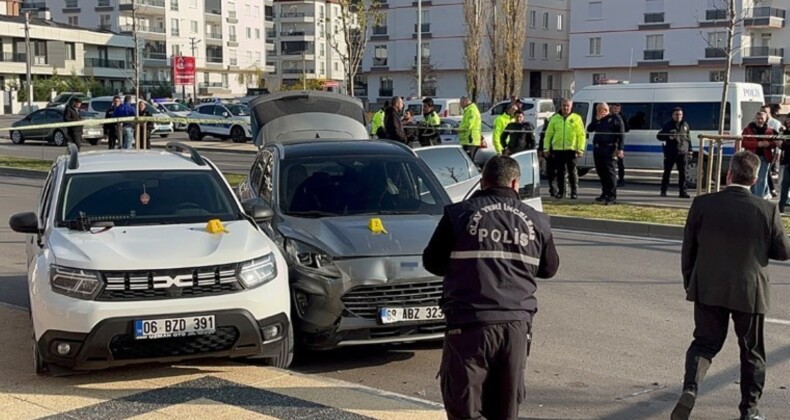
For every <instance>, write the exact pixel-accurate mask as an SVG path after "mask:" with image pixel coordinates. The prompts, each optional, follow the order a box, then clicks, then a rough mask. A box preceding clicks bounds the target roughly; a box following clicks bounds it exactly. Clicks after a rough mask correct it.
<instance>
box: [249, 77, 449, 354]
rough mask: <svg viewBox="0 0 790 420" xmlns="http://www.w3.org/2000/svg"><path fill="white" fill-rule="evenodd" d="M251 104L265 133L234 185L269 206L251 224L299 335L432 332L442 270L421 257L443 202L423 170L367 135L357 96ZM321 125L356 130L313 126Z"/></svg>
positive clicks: (353, 337) (412, 336) (327, 338)
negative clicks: (280, 266)
mask: <svg viewBox="0 0 790 420" xmlns="http://www.w3.org/2000/svg"><path fill="white" fill-rule="evenodd" d="M322 108H323V110H324V112H323V114H324V115H319V114H321V112H320V111H321V109H322ZM251 109H252V112H253V114H255V116H254V117H253V118H254V120H255V121H257V122H258V124H260V125H262V128H261V129H260V134H259V137H258V139H259V140H260V139H261V138H265V141H264V142H262V144H263V147H261V149H260V150H259V152H258V153H257V155H256V158H255V161H254V162H253V165H252V167H251V168H250V171H249V174H248V177H247V179H246V180H245V181H244V182H242V183H241V184H240V186H239V190H238V194H239V196H240V198H241V199H242V203H243V204H244V205H245V206H247V207H248V208H260V209H264V210H262V211H266V212H269V211H271V213H272V216H271V218H270V219H269V220H268V221H266V222H264V223H262V224H261V227H262V228H263V229H264V231H265V232H267V233H268V234H269V236H270V237H272V238H273V239H274V240H275V242H276V243H277V244H279V246H280V247H281V249H282V250H283V252H284V254H285V255H286V260H287V261H288V265H289V272H290V283H291V295H292V296H291V299H292V302H293V303H294V307H293V309H294V312H293V319H294V328H295V329H296V331H295V332H296V338H297V340H298V342H299V343H301V344H303V345H305V346H307V347H309V348H314V349H329V348H335V347H338V346H347V345H360V344H376V343H399V342H411V341H420V340H439V339H441V338H442V337H443V334H444V329H445V324H444V315H443V314H442V312H441V310H440V309H439V299H440V298H441V296H442V279H441V278H440V277H437V276H434V275H433V274H431V273H429V272H427V271H426V270H425V269H424V268H423V267H422V263H421V260H422V250H423V249H424V248H425V246H426V245H427V243H428V240H429V239H430V237H431V235H432V233H433V231H434V229H435V227H436V225H437V224H438V222H439V219H440V218H441V215H442V213H443V209H444V206H445V205H447V204H449V203H450V202H451V200H450V198H449V196H448V195H447V192H446V191H445V190H444V189H443V188H442V185H441V184H440V183H439V181H438V180H437V179H436V176H435V175H434V174H433V172H431V170H430V168H428V166H427V165H426V164H425V162H423V161H422V160H421V159H420V158H418V157H417V156H416V155H415V154H414V152H413V151H412V150H411V149H410V148H408V147H407V146H405V145H403V144H399V143H395V142H390V141H371V140H368V139H367V138H366V132H365V126H364V123H365V121H364V113H363V109H362V104H361V103H359V102H358V101H357V100H355V99H354V98H350V97H348V96H344V95H340V94H332V93H329V92H311V93H308V94H305V93H299V92H297V93H294V94H273V95H270V96H268V97H263V98H258V99H255V100H253V101H252V102H251ZM278 109H279V110H288V111H290V112H279V113H278V112H275V110H278ZM305 116H310V118H305ZM314 117H315V118H314ZM333 121H334V124H332V122H333ZM326 124H330V126H329V127H326ZM295 130H298V131H299V132H300V133H301V135H302V136H304V137H302V138H294V137H293V134H291V133H292V132H293V131H295ZM332 132H337V133H339V134H340V135H343V133H348V132H356V133H359V135H360V137H358V139H348V138H342V139H339V140H336V139H332V137H329V136H323V135H320V134H321V133H324V134H328V133H332ZM316 133H318V134H319V136H318V137H316V136H315V134H316Z"/></svg>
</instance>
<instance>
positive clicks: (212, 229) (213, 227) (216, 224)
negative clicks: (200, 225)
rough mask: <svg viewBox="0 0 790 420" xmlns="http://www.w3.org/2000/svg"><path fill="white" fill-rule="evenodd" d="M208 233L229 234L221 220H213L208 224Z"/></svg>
mask: <svg viewBox="0 0 790 420" xmlns="http://www.w3.org/2000/svg"><path fill="white" fill-rule="evenodd" d="M206 231H207V232H208V233H214V234H216V233H223V232H224V233H228V230H227V229H225V226H223V225H222V221H221V220H219V219H211V220H209V221H208V223H207V224H206Z"/></svg>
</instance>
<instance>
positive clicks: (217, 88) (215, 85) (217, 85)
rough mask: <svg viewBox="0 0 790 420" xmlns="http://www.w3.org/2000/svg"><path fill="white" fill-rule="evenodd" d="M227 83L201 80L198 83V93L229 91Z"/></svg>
mask: <svg viewBox="0 0 790 420" xmlns="http://www.w3.org/2000/svg"><path fill="white" fill-rule="evenodd" d="M229 92H230V91H229V90H228V85H226V84H225V83H222V82H201V83H198V93H199V94H200V95H212V94H215V93H229Z"/></svg>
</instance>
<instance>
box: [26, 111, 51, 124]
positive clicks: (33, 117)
mask: <svg viewBox="0 0 790 420" xmlns="http://www.w3.org/2000/svg"><path fill="white" fill-rule="evenodd" d="M46 118H47V114H46V113H45V111H43V110H42V111H36V112H34V113H32V114H30V121H31V122H39V121H44V120H45V119H46Z"/></svg>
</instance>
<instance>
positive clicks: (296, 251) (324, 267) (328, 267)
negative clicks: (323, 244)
mask: <svg viewBox="0 0 790 420" xmlns="http://www.w3.org/2000/svg"><path fill="white" fill-rule="evenodd" d="M285 252H286V254H287V255H288V257H289V258H290V260H291V261H292V262H293V263H294V264H296V265H297V266H298V267H299V268H302V269H306V270H309V271H314V272H316V273H318V274H320V275H322V276H328V277H340V270H339V269H338V268H337V266H335V263H334V262H332V257H330V256H329V255H327V254H326V253H325V252H323V251H321V250H319V249H317V248H314V247H312V246H310V245H307V244H305V243H303V242H299V241H295V240H293V239H286V240H285Z"/></svg>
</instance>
